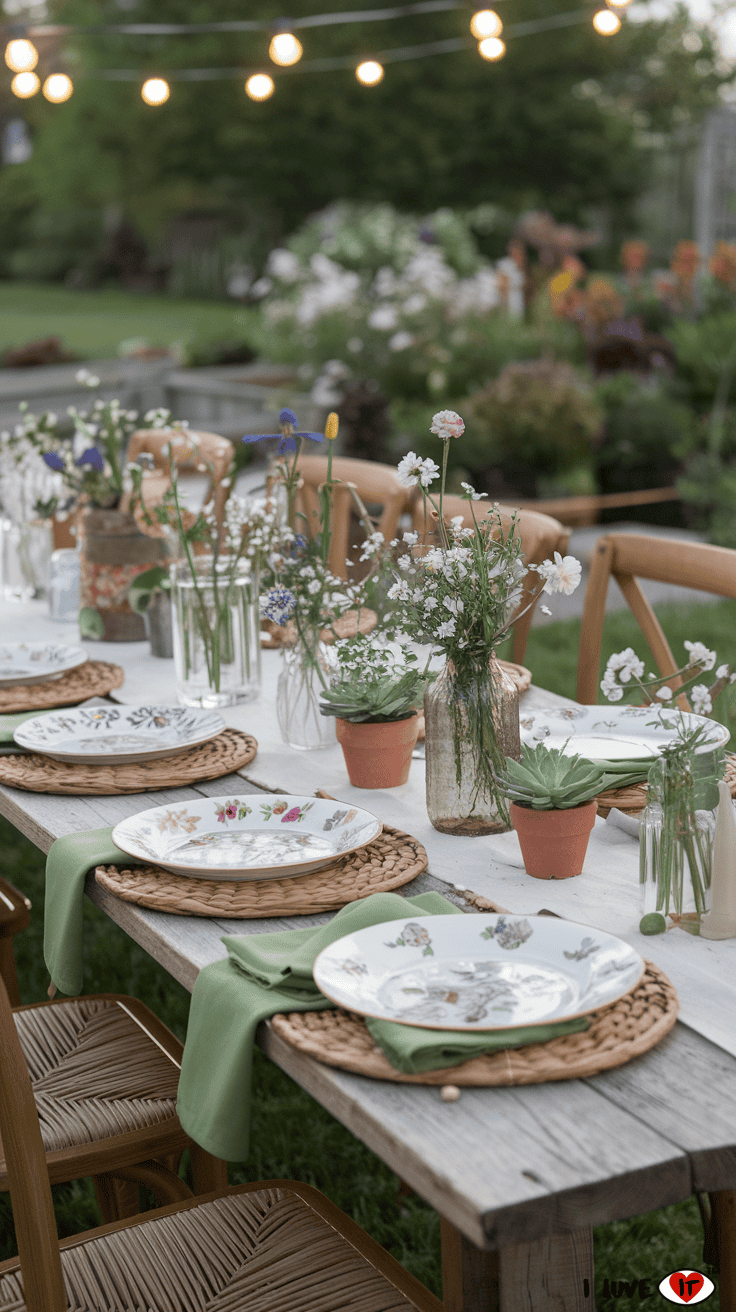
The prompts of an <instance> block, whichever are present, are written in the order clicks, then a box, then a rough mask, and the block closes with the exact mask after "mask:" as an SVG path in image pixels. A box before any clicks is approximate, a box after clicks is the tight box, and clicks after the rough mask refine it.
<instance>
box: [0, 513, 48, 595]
mask: <svg viewBox="0 0 736 1312" xmlns="http://www.w3.org/2000/svg"><path fill="white" fill-rule="evenodd" d="M53 549H54V543H53V534H52V532H51V524H50V522H48V521H46V520H34V521H33V522H32V523H29V524H15V523H13V522H12V521H11V520H9V519H2V520H0V586H1V588H2V594H3V596H4V597H5V599H6V600H7V601H30V599H31V598H32V597H45V596H46V594H47V592H48V586H49V571H50V566H51V553H52V551H53Z"/></svg>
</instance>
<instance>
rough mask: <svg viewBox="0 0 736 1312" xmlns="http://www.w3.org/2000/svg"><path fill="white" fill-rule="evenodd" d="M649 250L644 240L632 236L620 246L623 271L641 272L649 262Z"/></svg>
mask: <svg viewBox="0 0 736 1312" xmlns="http://www.w3.org/2000/svg"><path fill="white" fill-rule="evenodd" d="M650 254H651V252H650V250H649V247H648V246H647V243H646V242H645V241H640V240H639V239H638V238H634V239H633V240H632V241H625V242H624V244H623V246H622V247H621V256H620V259H621V268H622V269H623V270H624V272H625V273H633V274H636V273H641V272H642V270H644V269H646V267H647V265H648V263H649V256H650Z"/></svg>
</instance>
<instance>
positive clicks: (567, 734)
mask: <svg viewBox="0 0 736 1312" xmlns="http://www.w3.org/2000/svg"><path fill="white" fill-rule="evenodd" d="M681 719H682V720H684V721H685V725H686V727H687V728H688V729H695V728H696V727H697V726H698V725H700V724H705V725H707V726H708V736H707V739H706V740H705V742H704V743H703V746H702V747H701V748H699V750H700V751H701V752H711V751H713V749H714V748H715V747H723V745H724V744H725V743H727V742H728V740H729V737H730V733H729V731H728V729H726V727H725V726H724V725H722V724H719V723H718V721H717V720H711V719H706V718H705V716H703V715H693V714H692V713H690V712H688V713H687V714H683V715H682V716H681V713H680V711H678V710H677V709H670V708H667V707H664V706H663V707H658V706H554V707H549V708H547V709H546V710H544V711H530V712H529V713H528V714H525V713H524V711H523V710H522V712H521V715H520V717H519V728H520V732H521V741H522V742H523V743H529V746H530V747H534V746H536V744H537V743H540V742H543V743H544V745H545V747H562V748H564V750H565V752H566V753H567V754H568V755H569V756H574V755H575V754H576V753H578V754H579V755H580V756H585V757H587V758H588V759H589V760H591V761H601V760H603V761H616V760H618V761H621V760H628V759H629V758H632V759H633V758H634V757H637V756H659V753H660V750H661V749H662V747H664V746H666V744H667V743H671V742H673V741H674V740H675V738H676V737H677V730H678V726H679V724H680V723H681ZM568 740H569V741H568ZM565 744H567V745H565Z"/></svg>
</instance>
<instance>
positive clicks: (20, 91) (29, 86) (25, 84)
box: [10, 73, 41, 100]
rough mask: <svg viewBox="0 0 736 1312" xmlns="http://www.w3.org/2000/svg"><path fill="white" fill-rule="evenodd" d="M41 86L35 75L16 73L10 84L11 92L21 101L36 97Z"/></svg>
mask: <svg viewBox="0 0 736 1312" xmlns="http://www.w3.org/2000/svg"><path fill="white" fill-rule="evenodd" d="M40 85H41V82H40V80H39V78H37V77H36V74H35V73H16V75H15V77H14V78H13V81H12V82H11V83H10V90H11V91H12V93H13V95H14V96H17V97H18V99H19V100H27V99H28V97H29V96H35V94H36V92H37V91H38V88H39V87H40Z"/></svg>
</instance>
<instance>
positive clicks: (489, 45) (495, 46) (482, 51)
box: [478, 36, 506, 60]
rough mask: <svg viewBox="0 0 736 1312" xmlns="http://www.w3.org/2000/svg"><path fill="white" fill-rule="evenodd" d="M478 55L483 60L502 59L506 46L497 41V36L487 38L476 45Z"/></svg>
mask: <svg viewBox="0 0 736 1312" xmlns="http://www.w3.org/2000/svg"><path fill="white" fill-rule="evenodd" d="M478 54H479V55H482V56H483V58H484V59H493V60H495V59H503V57H504V55H505V54H506V46H505V45H504V43H503V41H499V39H498V37H497V36H487V37H486V39H485V41H481V42H480V43H479V45H478Z"/></svg>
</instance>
